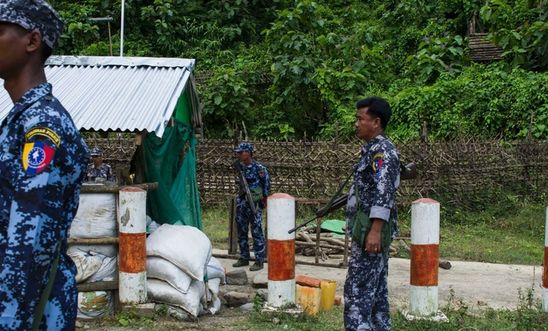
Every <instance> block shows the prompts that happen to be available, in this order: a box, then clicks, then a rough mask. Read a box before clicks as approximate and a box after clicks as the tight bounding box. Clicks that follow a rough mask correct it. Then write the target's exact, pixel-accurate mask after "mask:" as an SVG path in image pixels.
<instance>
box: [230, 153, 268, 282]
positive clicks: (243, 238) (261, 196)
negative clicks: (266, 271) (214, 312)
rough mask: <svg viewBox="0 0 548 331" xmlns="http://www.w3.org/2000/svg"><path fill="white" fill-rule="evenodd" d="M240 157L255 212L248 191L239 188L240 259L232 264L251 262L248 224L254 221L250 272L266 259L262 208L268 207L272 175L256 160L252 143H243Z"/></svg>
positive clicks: (237, 199) (252, 224) (243, 264)
mask: <svg viewBox="0 0 548 331" xmlns="http://www.w3.org/2000/svg"><path fill="white" fill-rule="evenodd" d="M235 152H236V153H238V158H239V159H240V169H242V171H243V173H244V177H245V179H246V182H247V185H248V187H249V190H250V191H251V195H252V196H253V200H254V202H255V211H256V213H255V215H252V214H253V212H252V211H251V207H250V206H249V203H248V202H247V200H246V198H245V192H244V191H243V189H242V188H240V192H239V194H238V197H237V198H236V224H237V225H238V243H239V245H240V258H239V259H238V262H236V263H235V264H233V267H242V266H247V265H249V243H248V236H247V233H248V228H249V226H248V224H249V223H251V235H252V236H253V250H254V251H255V263H254V264H253V265H252V266H251V267H250V268H249V270H251V271H257V270H261V269H262V268H263V263H264V259H265V238H264V233H263V229H262V215H263V208H264V207H266V198H267V197H268V194H269V192H270V177H269V175H268V170H267V169H266V167H265V166H263V165H262V164H260V163H259V162H257V161H255V160H254V159H253V145H251V144H250V143H246V142H243V143H241V144H240V145H239V146H238V148H236V149H235Z"/></svg>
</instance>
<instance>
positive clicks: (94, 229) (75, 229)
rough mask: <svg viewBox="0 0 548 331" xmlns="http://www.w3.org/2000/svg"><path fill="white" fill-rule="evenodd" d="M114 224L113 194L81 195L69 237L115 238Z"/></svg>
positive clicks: (114, 198) (114, 202)
mask: <svg viewBox="0 0 548 331" xmlns="http://www.w3.org/2000/svg"><path fill="white" fill-rule="evenodd" d="M116 222H117V221H116V197H115V194H114V193H82V194H80V204H79V205H78V211H77V212H76V216H75V217H74V220H73V221H72V224H71V226H70V232H69V237H74V238H102V237H116V224H117V223H116Z"/></svg>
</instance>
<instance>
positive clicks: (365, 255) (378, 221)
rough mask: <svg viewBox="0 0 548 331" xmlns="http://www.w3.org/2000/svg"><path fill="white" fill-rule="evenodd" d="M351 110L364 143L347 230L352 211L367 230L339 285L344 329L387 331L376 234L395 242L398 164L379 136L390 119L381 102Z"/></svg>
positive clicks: (382, 260)
mask: <svg viewBox="0 0 548 331" xmlns="http://www.w3.org/2000/svg"><path fill="white" fill-rule="evenodd" d="M356 108H357V112H356V124H355V126H356V133H357V136H358V137H359V138H360V139H364V140H365V141H366V143H365V145H363V147H362V150H361V158H360V160H359V162H358V164H357V166H356V168H355V170H354V182H353V185H352V187H351V188H350V192H349V198H348V202H347V206H346V218H347V229H349V231H350V232H351V231H352V229H353V227H354V222H356V220H357V218H356V217H357V214H358V208H359V210H360V211H361V212H362V213H363V214H364V215H367V216H368V217H369V220H370V221H371V224H372V225H371V229H370V230H369V232H366V233H365V236H364V242H363V243H360V242H354V241H353V242H352V248H351V257H350V261H349V265H348V274H347V277H346V282H345V285H344V325H345V328H346V330H352V331H356V330H376V331H377V330H390V328H391V324H390V315H389V306H388V285H387V278H388V247H384V249H383V245H381V232H382V229H383V227H387V226H388V228H386V229H385V230H386V231H387V232H386V233H387V238H388V241H389V242H390V241H392V240H393V239H394V238H395V237H396V233H397V211H396V201H395V200H396V189H397V188H398V186H399V182H400V160H399V157H398V152H397V150H396V148H395V146H394V144H392V142H391V141H390V140H388V139H387V138H386V136H385V135H384V130H385V128H386V125H387V123H388V121H389V120H390V116H391V110H390V106H389V105H388V103H387V102H386V101H385V100H384V99H382V98H379V97H370V98H367V99H363V100H361V101H359V102H358V103H357V105H356ZM388 222H390V223H388ZM388 231H391V232H388ZM389 242H388V246H389Z"/></svg>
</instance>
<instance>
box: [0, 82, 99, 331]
mask: <svg viewBox="0 0 548 331" xmlns="http://www.w3.org/2000/svg"><path fill="white" fill-rule="evenodd" d="M88 160H89V152H88V149H87V147H86V144H85V143H84V141H83V140H82V138H81V136H80V133H79V132H78V130H77V129H76V127H75V126H74V123H73V121H72V119H71V117H70V115H69V114H68V113H67V111H66V110H65V109H64V108H63V106H62V105H61V103H59V101H58V100H57V99H55V98H54V97H53V96H52V94H51V85H50V84H48V83H44V84H40V85H38V86H36V87H34V88H32V89H30V90H29V91H27V92H26V94H25V95H24V96H23V97H22V98H21V99H20V100H19V101H18V102H17V103H15V105H14V107H13V108H12V110H11V111H10V113H9V114H8V116H7V117H6V118H5V119H4V121H3V122H2V125H1V127H0V261H1V263H2V264H1V270H0V279H2V282H1V283H0V329H1V330H29V329H30V326H31V324H32V321H33V318H34V313H35V309H36V307H37V304H38V302H39V300H40V297H41V295H42V291H43V290H44V288H45V287H46V284H47V282H48V277H49V270H50V267H51V264H52V261H53V259H54V255H55V251H56V247H57V245H59V244H61V248H60V252H61V254H60V258H59V266H58V269H57V273H56V275H55V282H54V284H53V288H52V291H51V294H50V296H49V300H48V303H47V304H46V307H45V310H44V317H43V318H42V322H41V325H40V329H41V330H72V329H74V324H75V320H76V309H77V302H76V300H77V291H76V282H75V275H76V268H75V266H74V263H73V262H72V260H71V259H70V258H69V257H68V256H67V255H66V251H67V236H68V230H69V228H70V224H71V222H72V220H73V218H74V215H75V214H76V210H77V208H78V202H79V193H80V184H81V182H82V180H83V178H84V176H85V169H86V166H87V163H88Z"/></svg>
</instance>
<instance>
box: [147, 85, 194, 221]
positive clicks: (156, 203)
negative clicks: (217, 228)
mask: <svg viewBox="0 0 548 331" xmlns="http://www.w3.org/2000/svg"><path fill="white" fill-rule="evenodd" d="M189 117H190V107H189V104H188V99H187V97H186V96H185V95H183V96H182V97H181V98H180V100H179V102H178V104H177V109H176V116H175V118H174V119H173V125H172V126H170V127H167V128H166V129H165V131H164V134H163V137H162V138H158V137H157V136H156V135H154V134H148V135H147V136H146V138H145V139H144V141H143V145H142V146H140V147H139V148H138V150H137V152H136V156H137V160H138V162H137V167H139V168H141V169H140V170H141V171H142V176H143V181H145V182H158V189H157V190H154V191H149V192H148V194H147V214H148V215H149V216H150V217H151V218H152V219H153V220H154V221H156V222H157V223H160V224H163V223H169V224H176V223H177V224H184V225H191V226H194V227H197V228H198V229H202V215H201V209H200V194H199V192H198V185H197V180H196V137H195V135H194V131H193V129H192V126H191V125H190V120H189Z"/></svg>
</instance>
